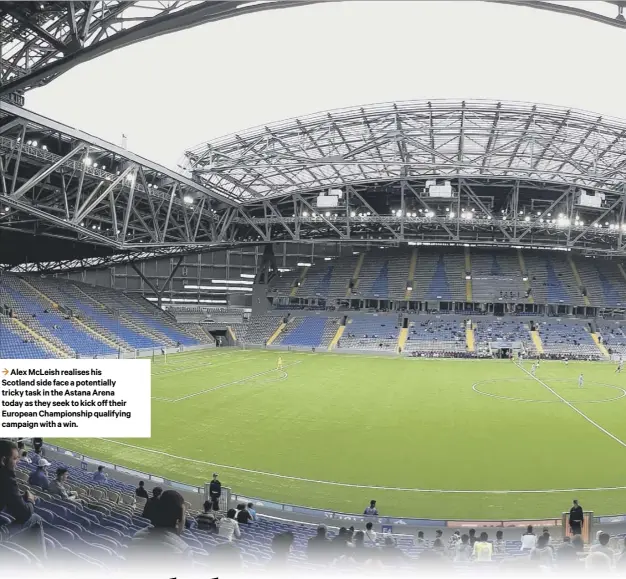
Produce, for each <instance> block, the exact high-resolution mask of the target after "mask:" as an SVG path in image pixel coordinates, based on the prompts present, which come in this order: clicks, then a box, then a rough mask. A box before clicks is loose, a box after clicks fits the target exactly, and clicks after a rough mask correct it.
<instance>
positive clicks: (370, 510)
mask: <svg viewBox="0 0 626 579" xmlns="http://www.w3.org/2000/svg"><path fill="white" fill-rule="evenodd" d="M363 514H364V515H365V516H366V517H377V516H378V509H377V508H376V501H370V506H369V507H367V508H366V509H365V510H364V511H363Z"/></svg>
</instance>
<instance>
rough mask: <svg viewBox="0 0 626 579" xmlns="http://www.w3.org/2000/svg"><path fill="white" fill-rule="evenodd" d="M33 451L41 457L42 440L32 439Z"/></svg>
mask: <svg viewBox="0 0 626 579" xmlns="http://www.w3.org/2000/svg"><path fill="white" fill-rule="evenodd" d="M33 450H34V451H35V452H36V453H37V454H40V455H41V456H43V438H33Z"/></svg>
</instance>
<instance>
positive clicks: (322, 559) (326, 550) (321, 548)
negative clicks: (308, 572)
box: [306, 525, 330, 564]
mask: <svg viewBox="0 0 626 579" xmlns="http://www.w3.org/2000/svg"><path fill="white" fill-rule="evenodd" d="M306 553H307V557H308V558H309V561H311V562H312V563H320V564H321V563H326V562H327V561H328V559H329V557H330V540H329V539H328V537H327V536H326V526H325V525H320V526H319V527H317V533H316V535H315V537H311V538H310V539H309V541H308V544H307V551H306Z"/></svg>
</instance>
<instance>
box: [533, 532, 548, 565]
mask: <svg viewBox="0 0 626 579" xmlns="http://www.w3.org/2000/svg"><path fill="white" fill-rule="evenodd" d="M548 540H549V535H548V536H546V535H545V534H544V535H541V536H540V537H539V538H538V539H537V544H536V545H535V547H534V548H533V549H532V550H531V551H530V560H531V561H534V562H536V563H538V564H539V565H541V566H544V567H551V566H552V564H553V562H554V551H553V550H552V547H550V546H549V545H548Z"/></svg>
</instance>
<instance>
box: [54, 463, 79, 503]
mask: <svg viewBox="0 0 626 579" xmlns="http://www.w3.org/2000/svg"><path fill="white" fill-rule="evenodd" d="M68 478H69V473H68V472H67V469H66V468H64V467H60V468H57V474H56V478H55V479H54V480H53V481H52V482H51V483H50V486H49V487H48V490H49V491H50V494H53V495H59V496H60V497H61V498H62V499H64V500H66V501H75V500H76V499H78V494H77V493H76V492H75V491H71V490H70V489H68V488H67V486H66V483H67V479H68Z"/></svg>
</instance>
